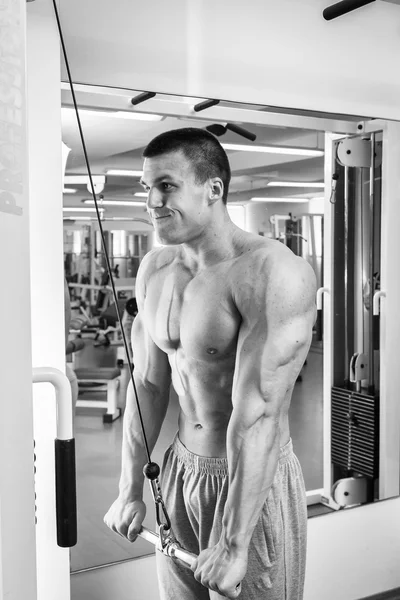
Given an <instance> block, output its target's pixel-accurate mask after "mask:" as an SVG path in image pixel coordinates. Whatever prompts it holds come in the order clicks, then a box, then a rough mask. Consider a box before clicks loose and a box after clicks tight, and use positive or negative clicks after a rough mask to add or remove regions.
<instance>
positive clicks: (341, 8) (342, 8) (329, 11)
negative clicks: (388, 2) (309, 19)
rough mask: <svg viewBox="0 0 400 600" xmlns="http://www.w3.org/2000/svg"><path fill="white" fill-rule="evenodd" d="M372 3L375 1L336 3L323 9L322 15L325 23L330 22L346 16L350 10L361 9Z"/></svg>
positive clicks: (354, 0)
mask: <svg viewBox="0 0 400 600" xmlns="http://www.w3.org/2000/svg"><path fill="white" fill-rule="evenodd" d="M372 2H375V0H341V2H336V4H332V6H328V7H327V8H325V10H324V11H323V13H322V14H323V17H324V19H325V21H332V19H337V17H341V16H343V15H347V13H349V12H351V11H352V10H356V9H357V8H362V7H363V6H366V5H367V4H371V3H372Z"/></svg>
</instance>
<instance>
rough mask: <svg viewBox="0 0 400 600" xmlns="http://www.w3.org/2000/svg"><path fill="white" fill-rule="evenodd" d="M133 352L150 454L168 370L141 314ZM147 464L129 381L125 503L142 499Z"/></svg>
mask: <svg viewBox="0 0 400 600" xmlns="http://www.w3.org/2000/svg"><path fill="white" fill-rule="evenodd" d="M132 350H133V362H134V365H135V368H134V372H133V377H134V381H135V387H136V391H137V395H138V400H139V406H140V412H141V415H142V419H143V425H144V431H145V434H146V439H147V442H148V447H149V452H150V453H151V452H152V450H153V448H154V446H155V443H156V441H157V439H158V436H159V434H160V430H161V426H162V424H163V421H164V418H165V414H166V412H167V408H168V401H169V389H170V384H171V370H170V366H169V362H168V358H167V355H166V354H165V353H164V352H162V350H160V349H159V348H158V346H156V344H155V343H154V342H153V340H152V339H151V337H150V335H149V334H148V332H147V331H146V328H145V325H144V324H143V322H142V318H141V314H140V312H139V314H138V316H137V317H136V318H135V321H134V324H133V327H132ZM147 462H148V459H147V453H146V449H145V444H144V439H143V434H142V428H141V424H140V417H139V410H138V406H137V402H136V398H135V394H134V390H133V385H132V381H131V382H130V383H129V386H128V392H127V398H126V408H125V412H124V425H123V441H122V467H121V478H120V484H119V493H120V496H121V497H122V498H124V499H125V500H126V501H130V500H134V499H138V498H140V499H141V498H142V494H143V481H144V477H143V467H144V465H145V464H146V463H147Z"/></svg>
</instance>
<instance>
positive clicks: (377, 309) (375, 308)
mask: <svg viewBox="0 0 400 600" xmlns="http://www.w3.org/2000/svg"><path fill="white" fill-rule="evenodd" d="M381 298H386V292H375V294H374V300H373V312H374V316H377V315H379V313H380V299H381Z"/></svg>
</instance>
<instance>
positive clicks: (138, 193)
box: [133, 192, 148, 198]
mask: <svg viewBox="0 0 400 600" xmlns="http://www.w3.org/2000/svg"><path fill="white" fill-rule="evenodd" d="M133 195H134V196H137V197H138V198H147V196H148V193H147V192H136V193H135V194H133Z"/></svg>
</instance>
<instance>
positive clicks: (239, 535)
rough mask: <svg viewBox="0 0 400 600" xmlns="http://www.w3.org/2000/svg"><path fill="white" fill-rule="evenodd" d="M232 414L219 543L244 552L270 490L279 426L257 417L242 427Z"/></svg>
mask: <svg viewBox="0 0 400 600" xmlns="http://www.w3.org/2000/svg"><path fill="white" fill-rule="evenodd" d="M240 421H241V419H239V418H238V416H237V415H236V414H235V410H234V411H233V413H232V416H231V420H230V423H229V427H228V433H227V456H228V465H229V492H228V497H227V501H226V504H225V510H224V515H223V521H222V524H223V530H222V539H223V541H224V543H225V544H226V545H227V546H228V547H232V548H238V549H247V548H248V545H249V543H250V539H251V536H252V533H253V530H254V527H255V526H256V523H257V520H258V518H259V515H260V513H261V509H262V506H263V504H264V502H265V500H266V498H267V496H268V493H269V490H270V489H271V485H272V482H273V480H274V476H275V472H276V469H277V465H278V459H279V447H280V435H279V433H280V432H279V422H278V421H277V419H275V418H273V417H261V418H259V419H258V420H257V421H256V422H255V423H254V424H252V425H250V426H247V427H243V424H241V423H240Z"/></svg>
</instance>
